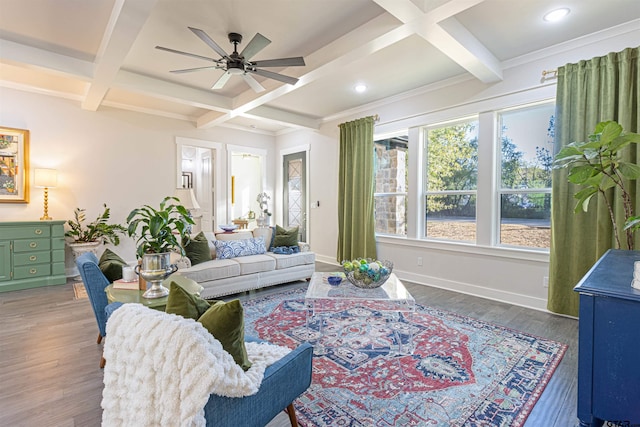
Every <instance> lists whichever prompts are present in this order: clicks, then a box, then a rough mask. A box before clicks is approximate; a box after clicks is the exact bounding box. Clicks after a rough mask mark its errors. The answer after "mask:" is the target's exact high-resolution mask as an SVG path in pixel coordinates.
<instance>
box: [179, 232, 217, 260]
mask: <svg viewBox="0 0 640 427" xmlns="http://www.w3.org/2000/svg"><path fill="white" fill-rule="evenodd" d="M182 244H183V247H184V251H185V252H186V254H187V258H189V260H190V261H191V265H196V264H200V263H201V262H205V261H210V260H211V249H209V242H208V241H207V237H206V236H205V235H204V232H202V231H201V232H200V233H198V234H197V235H196V237H193V238H192V239H191V240H189V241H188V242H187V241H183V242H182Z"/></svg>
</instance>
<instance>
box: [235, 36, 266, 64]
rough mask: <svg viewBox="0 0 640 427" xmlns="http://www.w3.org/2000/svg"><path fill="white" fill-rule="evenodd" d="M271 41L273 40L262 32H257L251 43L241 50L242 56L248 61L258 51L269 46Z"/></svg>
mask: <svg viewBox="0 0 640 427" xmlns="http://www.w3.org/2000/svg"><path fill="white" fill-rule="evenodd" d="M269 43H271V40H269V39H268V38H266V37H265V36H263V35H262V34H260V33H256V35H255V36H253V38H252V39H251V41H250V42H249V44H247V45H246V46H245V48H244V49H243V50H242V52H240V56H243V57H244V59H245V60H247V61H248V60H249V59H250V58H253V56H254V55H255V54H256V53H258V52H260V51H261V50H262V49H264V48H265V47H267V46H268V45H269Z"/></svg>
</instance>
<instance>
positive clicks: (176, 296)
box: [164, 282, 211, 320]
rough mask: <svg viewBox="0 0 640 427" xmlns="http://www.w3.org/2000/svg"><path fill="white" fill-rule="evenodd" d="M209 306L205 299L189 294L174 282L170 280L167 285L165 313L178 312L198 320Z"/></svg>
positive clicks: (185, 316)
mask: <svg viewBox="0 0 640 427" xmlns="http://www.w3.org/2000/svg"><path fill="white" fill-rule="evenodd" d="M209 307H211V304H209V302H208V301H207V300H205V299H202V298H200V297H199V296H196V295H193V294H190V293H189V292H187V291H186V290H184V288H182V286H180V285H178V284H177V283H176V282H171V284H170V285H169V296H168V297H167V306H166V307H165V309H164V311H165V313H170V314H178V315H180V316H182V317H184V318H187V319H193V320H198V318H200V316H202V315H203V314H204V313H205V312H206V311H207V310H208V309H209Z"/></svg>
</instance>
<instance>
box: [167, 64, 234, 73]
mask: <svg viewBox="0 0 640 427" xmlns="http://www.w3.org/2000/svg"><path fill="white" fill-rule="evenodd" d="M216 68H218V69H219V68H222V67H220V66H218V65H209V66H207V67H197V68H185V69H183V70H171V71H169V72H170V73H174V74H182V73H191V72H192V71H200V70H210V69H216Z"/></svg>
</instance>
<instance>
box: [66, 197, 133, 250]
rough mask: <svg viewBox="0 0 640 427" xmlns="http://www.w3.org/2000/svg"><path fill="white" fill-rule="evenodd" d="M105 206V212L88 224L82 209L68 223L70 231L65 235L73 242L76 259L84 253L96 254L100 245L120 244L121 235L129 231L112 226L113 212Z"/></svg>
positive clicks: (120, 226) (115, 225)
mask: <svg viewBox="0 0 640 427" xmlns="http://www.w3.org/2000/svg"><path fill="white" fill-rule="evenodd" d="M103 206H104V211H103V212H102V213H101V214H100V215H98V217H97V218H96V219H95V220H93V221H92V222H90V223H88V224H85V221H86V220H87V217H86V214H85V211H86V210H85V209H81V208H76V209H75V211H74V212H73V219H70V220H68V221H67V225H68V226H69V229H68V230H67V231H66V232H65V233H64V235H65V237H69V238H71V239H72V240H73V241H72V242H71V243H69V247H71V250H72V252H73V256H74V258H77V257H78V256H79V255H80V254H82V253H84V252H95V250H96V248H97V247H98V246H100V244H105V245H106V244H107V243H111V244H112V245H119V244H120V234H124V233H125V232H126V231H127V229H126V228H124V227H123V226H122V225H120V224H110V223H109V218H110V215H111V212H110V210H109V208H108V207H107V204H106V203H105V204H104V205H103Z"/></svg>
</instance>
